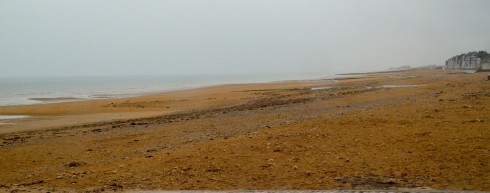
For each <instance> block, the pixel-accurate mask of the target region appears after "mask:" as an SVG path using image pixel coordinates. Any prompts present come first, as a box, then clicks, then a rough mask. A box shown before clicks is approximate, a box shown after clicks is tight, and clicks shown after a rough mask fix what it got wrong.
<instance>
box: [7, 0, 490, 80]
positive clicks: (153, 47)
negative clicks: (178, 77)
mask: <svg viewBox="0 0 490 193" xmlns="http://www.w3.org/2000/svg"><path fill="white" fill-rule="evenodd" d="M472 50H487V51H490V1H488V0H458V1H455V0H437V1H436V0H406V1H402V0H357V1H349V0H336V1H329V0H295V1H290V0H240V1H239V0H172V1H171V0H0V68H1V70H0V77H5V76H59V75H69V76H70V75H127V74H173V73H216V72H217V73H239V72H324V73H325V74H333V73H340V72H361V71H373V70H383V69H386V68H389V67H396V66H401V65H412V66H420V65H432V64H439V65H440V64H443V62H444V61H445V60H446V59H447V58H449V57H451V56H453V55H455V54H459V53H462V52H467V51H472Z"/></svg>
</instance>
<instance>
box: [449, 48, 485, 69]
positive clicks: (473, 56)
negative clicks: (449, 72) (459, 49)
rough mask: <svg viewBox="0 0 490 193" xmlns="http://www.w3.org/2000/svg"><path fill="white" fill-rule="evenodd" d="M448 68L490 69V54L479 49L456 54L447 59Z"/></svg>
mask: <svg viewBox="0 0 490 193" xmlns="http://www.w3.org/2000/svg"><path fill="white" fill-rule="evenodd" d="M446 69H458V70H478V71H490V54H488V53H487V52H486V51H479V52H469V53H467V54H461V55H457V56H454V57H452V58H450V59H449V60H447V61H446Z"/></svg>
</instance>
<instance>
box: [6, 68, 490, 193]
mask: <svg viewBox="0 0 490 193" xmlns="http://www.w3.org/2000/svg"><path fill="white" fill-rule="evenodd" d="M487 74H488V73H474V74H466V73H463V72H460V71H444V70H423V71H422V70H420V71H403V72H390V73H377V74H376V73H374V74H363V75H358V76H349V78H345V79H339V80H335V81H334V80H315V81H284V82H276V83H260V84H259V83H256V84H231V85H221V86H213V87H205V88H199V89H192V90H183V91H174V92H166V93H160V94H153V95H148V96H142V97H133V98H118V99H97V100H87V101H75V102H63V103H53V104H41V105H29V106H12V107H0V115H19V116H20V115H22V116H29V117H26V118H20V119H12V120H3V121H4V122H8V123H9V124H0V155H1V156H0V191H6V192H8V191H33V192H36V191H39V192H46V191H50V192H57V191H59V192H61V191H89V192H100V191H121V190H123V191H127V190H160V189H161V190H181V189H188V190H233V189H246V190H248V189H250V190H256V189H274V190H283V189H313V190H316V189H397V190H400V189H437V190H478V191H490V166H489V163H490V154H489V150H490V130H489V122H490V112H489V109H488V107H490V81H486V76H487ZM39 100H47V99H39Z"/></svg>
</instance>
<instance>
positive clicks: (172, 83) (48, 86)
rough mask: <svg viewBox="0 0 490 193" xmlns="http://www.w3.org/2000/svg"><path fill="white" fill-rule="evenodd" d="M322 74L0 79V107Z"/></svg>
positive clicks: (320, 76) (301, 78) (318, 76)
mask: <svg viewBox="0 0 490 193" xmlns="http://www.w3.org/2000/svg"><path fill="white" fill-rule="evenodd" d="M322 77H325V74H323V75H321V74H316V75H314V74H292V73H291V74H286V73H282V74H205V75H150V76H105V77H103V76H94V77H36V78H25V77H22V78H20V77H19V78H0V106H16V105H32V104H41V103H54V102H66V101H77V100H88V99H100V98H119V97H131V96H140V95H145V94H151V93H158V92H165V91H172V90H182V89H192V88H199V87H204V86H212V85H221V84H232V83H260V82H272V81H281V80H306V79H317V78H322Z"/></svg>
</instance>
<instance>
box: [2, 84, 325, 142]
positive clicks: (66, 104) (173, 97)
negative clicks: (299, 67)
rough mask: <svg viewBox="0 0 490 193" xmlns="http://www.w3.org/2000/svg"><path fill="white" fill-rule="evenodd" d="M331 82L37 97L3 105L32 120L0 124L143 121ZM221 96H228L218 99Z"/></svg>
mask: <svg viewBox="0 0 490 193" xmlns="http://www.w3.org/2000/svg"><path fill="white" fill-rule="evenodd" d="M331 81H332V79H304V80H280V81H279V80H277V81H271V82H263V83H261V82H257V83H229V84H216V85H207V86H195V87H187V88H176V89H168V90H164V91H151V92H144V93H133V94H127V95H125V96H121V97H107V98H90V99H89V98H74V97H55V98H34V100H38V101H40V102H43V103H39V104H29V105H14V106H0V115H19V116H29V118H25V119H19V120H14V121H12V122H9V123H8V124H4V125H0V133H8V132H15V131H27V130H35V129H49V128H56V127H63V126H69V125H77V124H88V123H95V122H100V121H114V120H123V119H134V118H143V117H151V116H158V115H163V114H168V113H175V112H179V111H189V110H195V109H202V108H212V107H214V106H222V105H233V104H237V103H240V101H241V102H244V101H247V100H249V99H250V98H247V97H251V96H249V94H247V92H240V89H242V90H254V89H261V88H265V89H269V88H270V89H289V88H292V87H294V88H296V87H314V86H317V85H320V86H322V85H325V84H327V85H328V84H330V83H331ZM235 91H237V92H235ZM238 93H239V94H238ZM202 94H204V95H202ZM197 95H202V96H200V99H198V100H196V97H194V96H197ZM218 96H225V97H223V98H219V97H218ZM189 100H192V104H186V103H188V102H187V101H189Z"/></svg>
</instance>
